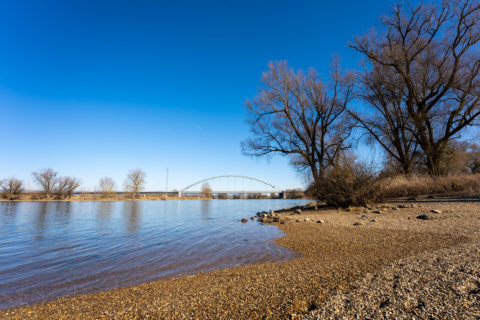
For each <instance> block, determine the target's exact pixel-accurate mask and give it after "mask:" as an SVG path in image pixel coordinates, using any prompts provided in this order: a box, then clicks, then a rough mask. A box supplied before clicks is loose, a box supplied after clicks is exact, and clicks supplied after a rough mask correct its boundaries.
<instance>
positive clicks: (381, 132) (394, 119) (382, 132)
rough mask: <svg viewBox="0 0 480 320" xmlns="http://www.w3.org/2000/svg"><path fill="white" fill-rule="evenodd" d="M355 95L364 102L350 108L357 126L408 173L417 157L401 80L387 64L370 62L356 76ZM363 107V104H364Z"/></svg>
mask: <svg viewBox="0 0 480 320" xmlns="http://www.w3.org/2000/svg"><path fill="white" fill-rule="evenodd" d="M359 80H360V81H359V83H360V87H359V89H358V90H357V91H358V92H357V93H356V95H357V96H358V97H359V98H360V99H361V100H363V101H364V102H366V104H365V106H362V109H359V110H358V111H356V110H349V114H350V115H351V116H352V117H353V118H354V119H355V121H356V124H357V126H358V127H360V128H362V129H363V130H364V131H365V132H366V134H367V136H368V139H367V141H368V142H369V143H377V144H379V145H380V146H381V147H382V148H383V149H384V151H385V152H386V155H387V159H388V160H393V162H389V163H391V164H395V167H396V168H399V169H400V171H401V172H402V173H404V174H410V173H411V172H412V171H413V168H414V162H415V160H416V159H415V158H418V155H419V153H418V144H417V142H416V139H415V135H414V134H413V131H414V127H413V125H412V124H411V123H410V121H409V116H408V113H407V112H406V110H405V108H404V103H403V99H402V98H403V92H404V89H405V88H402V87H401V81H399V79H398V75H397V74H396V73H394V72H392V71H391V70H389V68H387V67H385V66H383V65H381V64H378V63H373V64H372V68H371V70H367V69H365V70H364V72H363V74H362V75H361V76H360V78H359ZM365 107H366V108H365Z"/></svg>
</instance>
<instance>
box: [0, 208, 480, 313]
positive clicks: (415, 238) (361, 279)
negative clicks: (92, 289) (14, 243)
mask: <svg viewBox="0 0 480 320" xmlns="http://www.w3.org/2000/svg"><path fill="white" fill-rule="evenodd" d="M402 206H404V205H402ZM398 207H399V204H385V205H382V206H378V207H376V208H370V209H364V208H358V209H352V210H348V211H347V210H317V211H306V212H303V213H302V214H294V213H292V212H286V213H282V214H281V215H280V219H279V220H280V221H281V222H282V224H280V223H277V224H278V225H279V227H280V228H281V229H283V230H284V231H285V233H286V236H285V237H282V238H280V239H278V240H276V243H277V244H279V245H282V246H285V247H288V248H290V249H293V250H296V251H297V252H299V253H300V254H301V257H300V258H297V259H293V260H289V261H286V262H281V263H267V264H257V265H250V266H244V267H235V268H229V269H223V270H216V271H213V272H209V273H200V274H197V275H193V276H188V277H179V278H173V279H168V280H162V281H157V282H151V283H145V284H141V285H137V286H132V287H127V288H121V289H114V290H109V291H106V292H99V293H93V294H87V295H77V296H71V297H65V298H61V299H58V300H55V301H51V302H46V303H43V304H38V305H34V306H28V307H21V308H17V309H10V310H3V311H0V318H1V319H192V318H193V319H292V318H295V319H297V318H298V319H299V318H303V317H305V316H309V317H310V318H313V319H315V318H321V319H323V318H324V317H323V315H332V310H335V313H334V316H337V318H339V319H340V318H344V317H343V316H344V315H345V317H347V318H348V317H351V318H356V314H357V313H358V312H360V311H361V310H365V311H364V313H362V314H364V315H365V316H362V317H373V318H375V317H376V314H374V313H373V312H374V310H377V309H379V308H380V304H382V301H383V300H382V299H383V296H381V297H377V296H376V295H378V294H380V291H379V289H378V288H380V287H381V288H383V287H385V288H384V290H386V291H385V292H388V290H390V291H391V292H394V291H395V290H397V289H392V288H393V285H392V283H391V282H392V281H393V282H395V281H396V280H398V279H397V278H395V276H397V275H400V276H401V277H404V278H401V279H405V281H403V280H402V281H399V282H400V283H397V285H396V288H398V286H399V285H400V288H402V289H401V290H403V292H408V290H407V289H409V290H413V289H410V286H411V287H412V288H414V287H415V286H422V285H423V284H422V283H423V282H422V281H423V280H422V281H420V280H419V279H425V282H427V283H428V282H429V281H430V280H431V279H430V278H429V277H430V273H432V275H434V274H436V272H437V270H436V269H435V268H437V263H433V262H435V261H437V260H432V259H437V258H438V257H440V256H438V253H439V252H443V253H444V258H442V257H440V260H438V261H441V260H442V259H447V260H444V262H440V263H439V264H438V265H439V268H440V269H442V270H443V268H444V267H445V268H448V266H450V265H451V262H450V261H452V263H457V262H458V263H464V267H463V269H461V268H460V267H458V268H457V267H455V268H456V269H455V268H454V270H457V269H458V270H470V269H468V268H466V265H468V264H470V262H469V261H475V262H476V263H477V265H476V266H477V267H476V270H479V268H478V260H479V252H478V250H477V251H475V250H473V251H469V250H470V249H468V248H474V247H475V246H477V245H478V242H475V241H478V239H479V238H480V237H479V235H478V233H479V226H480V214H479V211H480V202H456V203H451V202H426V203H416V204H415V207H413V208H412V207H411V205H410V204H408V205H405V207H407V208H401V209H397V208H398ZM393 208H395V209H393ZM433 209H436V210H438V211H441V212H440V213H432V212H431V210H433ZM375 211H377V212H380V213H374V212H375ZM421 214H426V215H428V216H429V217H431V218H432V219H431V220H421V219H417V218H416V217H417V216H419V215H421ZM319 220H322V223H317V221H319ZM297 221H298V222H297ZM249 223H251V222H249ZM460 248H464V249H463V250H464V251H465V255H464V256H462V255H458V254H456V253H455V252H456V251H455V250H461V249H460ZM452 250H453V251H452ZM451 252H454V253H451ZM419 257H423V258H422V259H423V260H421V259H419ZM451 257H457V259H456V260H458V261H456V260H455V259H450V258H451ZM400 259H403V260H400ZM399 260H400V262H398V261H399ZM454 260H455V261H454ZM412 261H413V262H412ZM432 261H433V262H432ZM417 263H418V264H419V265H421V266H422V265H429V266H430V267H431V269H428V268H425V269H419V270H424V272H420V273H419V275H423V276H424V277H419V276H418V274H417V273H415V272H416V271H414V270H416V269H415V268H416V267H415V266H414V264H415V265H416V264H417ZM455 266H456V264H455ZM396 267H398V268H400V270H405V272H404V273H401V274H397V273H396V271H392V270H393V268H396ZM407 267H411V268H413V269H411V271H407V270H406V268H407ZM472 267H473V268H475V265H472ZM471 270H472V272H473V271H474V270H475V269H471ZM388 272H390V273H388ZM434 272H435V273H434ZM438 272H440V271H438ZM453 272H456V271H453ZM462 272H464V271H462ZM476 272H477V273H476V274H475V272H473V276H472V277H470V276H467V275H465V278H464V279H465V281H464V284H462V285H463V286H464V287H465V289H458V292H459V293H460V294H464V293H465V294H468V295H472V294H473V295H476V299H477V300H475V299H474V298H470V296H469V297H464V299H465V300H460V299H459V300H458V302H459V303H460V301H464V302H465V303H466V308H469V309H468V310H470V309H472V308H473V309H472V310H473V311H471V314H472V315H475V313H473V312H475V308H476V309H477V311H478V293H475V292H477V291H478V290H477V289H475V287H474V284H475V282H474V280H472V279H475V277H474V276H476V279H477V280H478V276H479V275H478V271H476ZM375 275H378V276H375ZM390 275H393V276H392V277H393V278H392V279H393V280H391V279H390V278H389V277H390ZM383 278H385V279H384V280H382V279H383ZM414 278H415V279H416V281H417V282H412V281H413V279H414ZM437 278H438V277H437V276H433V279H437ZM462 279H463V278H462ZM382 281H385V283H383V282H382ZM389 281H390V282H389ZM452 281H454V280H452ZM469 281H470V282H469ZM472 281H473V282H472ZM397 282H398V281H397ZM417 283H418V284H417ZM462 283H463V282H462ZM386 284H388V285H389V286H390V287H389V288H388V287H386ZM375 285H378V287H375ZM438 285H439V286H443V285H444V284H442V283H441V282H438ZM362 286H363V287H364V288H365V290H366V291H365V292H370V295H367V298H366V299H364V300H362V301H363V302H362V303H364V307H361V304H360V300H358V301H359V304H355V303H354V304H353V306H352V305H351V304H349V303H346V301H347V300H348V301H355V300H354V299H355V297H357V298H358V299H360V298H361V295H362V294H364V293H362V291H361V290H362ZM370 286H371V289H369V288H370ZM445 286H446V284H445ZM462 290H463V291H462ZM476 290H477V291H476ZM372 291H375V292H372ZM376 291H379V293H378V294H377V293H376ZM355 292H358V296H353V295H354V294H355ZM445 292H446V294H450V293H448V292H447V291H445ZM471 292H473V293H471ZM348 294H352V296H351V297H350V298H348V297H347V295H348ZM380 295H381V294H380ZM432 295H433V293H432ZM368 297H372V298H368ZM419 297H420V296H419ZM342 299H346V300H342ZM421 299H423V298H421V297H420V298H418V299H417V300H416V301H417V302H418V301H420V300H421ZM439 299H441V298H439ZM462 299H463V298H462ZM472 299H473V300H472ZM441 300H444V299H441ZM378 301H380V303H379V302H378ZM390 301H391V302H390ZM396 301H397V300H395V299H394V298H392V299H390V300H389V302H388V303H387V304H385V303H384V305H383V310H381V311H379V312H384V311H388V310H390V309H391V310H392V312H394V311H396V310H397V308H396V307H395V306H396ZM398 301H399V303H403V300H400V299H399V300H398ZM421 301H424V302H425V305H426V306H427V307H430V306H431V305H432V306H433V304H432V303H431V302H432V301H433V300H429V299H428V298H425V299H424V300H421ZM472 301H473V302H472ZM475 301H476V303H477V304H476V305H475ZM470 302H472V303H470ZM462 303H463V302H462ZM468 303H470V304H468ZM368 304H369V305H370V309H368V308H369V307H368V306H367V305H368ZM417 304H418V303H417ZM448 306H450V307H454V308H456V309H454V310H459V311H460V310H463V309H461V307H460V306H459V305H456V304H452V305H448ZM445 308H446V307H445ZM402 310H403V309H402ZM402 310H399V311H398V312H400V313H399V314H405V312H406V311H405V310H406V309H405V310H403V311H402ZM409 310H410V309H409ZM420 310H421V309H420ZM425 310H427V309H425ZM428 310H430V309H428ZM438 310H440V307H439V308H438ZM310 312H314V313H311V314H309V313H310ZM362 312H363V311H362ZM376 312H377V311H376ZM425 312H429V313H431V312H432V311H425ZM469 312H470V311H469ZM429 313H428V314H429ZM379 314H380V313H379ZM382 314H383V313H382ZM387 314H388V313H387ZM415 314H417V313H409V314H408V315H409V316H408V318H411V317H412V316H413V315H415ZM439 314H440V313H439ZM369 315H371V316H369ZM425 315H427V313H425ZM362 317H361V318H362ZM385 317H390V316H388V315H386V316H385ZM418 317H419V318H422V315H421V314H419V316H418ZM438 317H441V316H438ZM447 317H448V316H447ZM390 318H391V317H390Z"/></svg>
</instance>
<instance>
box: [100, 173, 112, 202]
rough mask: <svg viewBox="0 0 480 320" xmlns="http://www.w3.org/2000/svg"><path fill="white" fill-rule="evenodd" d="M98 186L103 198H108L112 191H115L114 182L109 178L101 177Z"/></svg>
mask: <svg viewBox="0 0 480 320" xmlns="http://www.w3.org/2000/svg"><path fill="white" fill-rule="evenodd" d="M99 186H100V191H101V192H102V194H103V196H104V197H106V198H108V197H110V196H111V195H112V193H113V190H114V189H115V181H113V179H112V178H110V177H103V178H101V179H100V183H99Z"/></svg>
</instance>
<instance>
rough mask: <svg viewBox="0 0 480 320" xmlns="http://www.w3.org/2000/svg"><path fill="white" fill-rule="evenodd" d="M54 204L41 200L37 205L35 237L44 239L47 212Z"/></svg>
mask: <svg viewBox="0 0 480 320" xmlns="http://www.w3.org/2000/svg"><path fill="white" fill-rule="evenodd" d="M51 204H52V202H39V203H38V206H37V208H36V209H37V210H35V212H34V216H35V217H34V221H35V223H34V225H33V227H34V229H35V231H34V234H35V238H37V239H42V238H43V234H44V231H45V223H46V221H47V212H48V209H49V208H48V207H49V206H50V205H51Z"/></svg>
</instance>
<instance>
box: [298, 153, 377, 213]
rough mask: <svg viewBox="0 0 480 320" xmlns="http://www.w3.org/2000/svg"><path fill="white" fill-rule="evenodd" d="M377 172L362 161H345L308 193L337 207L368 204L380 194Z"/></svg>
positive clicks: (326, 174) (315, 184)
mask: <svg viewBox="0 0 480 320" xmlns="http://www.w3.org/2000/svg"><path fill="white" fill-rule="evenodd" d="M377 180H378V178H377V174H376V172H375V171H374V170H373V169H372V168H370V167H369V166H367V165H365V164H364V163H361V162H354V161H351V162H344V163H342V164H339V165H337V166H335V167H333V168H331V169H329V170H328V171H327V172H326V173H325V177H324V178H323V179H322V180H321V181H319V182H317V183H314V184H312V185H311V186H310V187H309V188H308V190H307V194H308V195H310V196H313V197H315V198H318V199H320V200H322V201H325V202H326V203H327V205H331V206H335V207H348V206H366V205H367V204H369V203H372V202H375V201H377V200H378V198H379V196H380V190H379V188H378V183H377Z"/></svg>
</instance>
